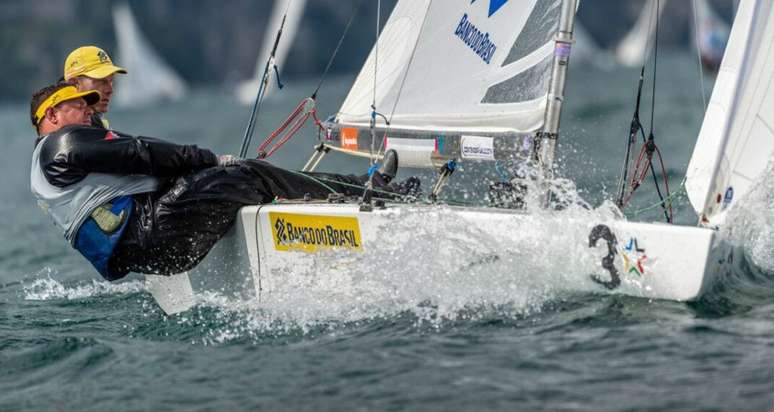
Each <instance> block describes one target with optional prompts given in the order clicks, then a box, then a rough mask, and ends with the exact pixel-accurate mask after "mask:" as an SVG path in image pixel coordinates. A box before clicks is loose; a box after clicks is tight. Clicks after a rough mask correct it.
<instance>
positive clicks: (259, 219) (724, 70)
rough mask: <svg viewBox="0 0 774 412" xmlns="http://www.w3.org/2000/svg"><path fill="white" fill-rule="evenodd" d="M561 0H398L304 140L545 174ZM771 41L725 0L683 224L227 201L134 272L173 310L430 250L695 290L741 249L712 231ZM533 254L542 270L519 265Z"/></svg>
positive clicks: (761, 127) (570, 15)
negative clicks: (177, 259) (338, 100)
mask: <svg viewBox="0 0 774 412" xmlns="http://www.w3.org/2000/svg"><path fill="white" fill-rule="evenodd" d="M576 6H577V3H576V0H556V1H534V0H533V1H520V2H506V1H490V2H484V1H473V2H470V1H468V0H455V1H454V2H446V1H444V2H433V1H432V0H401V1H399V2H398V3H397V5H396V6H395V9H394V10H393V12H392V14H391V16H390V19H389V20H388V22H387V24H386V26H385V27H384V29H383V31H382V33H381V35H380V36H379V40H378V41H377V42H376V45H375V46H374V49H373V50H372V52H371V55H370V56H369V58H368V60H367V61H366V63H365V65H364V67H363V70H362V71H361V72H360V74H359V76H358V77H357V79H356V80H355V82H354V85H353V87H352V89H351V90H350V92H349V95H348V96H347V98H346V100H345V101H344V103H343V104H342V106H341V108H340V110H339V111H338V113H337V114H336V115H335V117H334V119H333V120H332V121H330V122H329V123H328V124H327V128H328V131H329V133H328V134H327V135H326V136H325V139H324V140H323V141H322V142H321V146H324V148H325V149H327V150H320V152H321V153H324V152H327V151H329V150H334V151H338V152H342V153H347V154H352V155H357V156H363V157H366V158H379V157H380V155H381V153H383V151H384V149H385V148H392V149H395V150H397V151H398V154H399V159H400V162H401V165H402V166H410V167H424V168H430V169H431V170H432V169H436V170H440V172H439V175H438V181H437V182H438V183H442V182H443V179H445V178H448V173H446V172H448V170H449V168H450V167H452V164H453V163H458V164H464V165H466V168H467V169H473V170H474V169H476V168H480V167H485V166H486V165H492V164H493V163H494V164H496V162H498V161H500V160H501V159H517V161H518V160H519V159H525V158H532V157H533V156H534V158H536V161H537V164H538V169H539V170H540V171H541V173H542V175H543V178H544V179H549V178H550V176H551V174H552V163H553V150H554V147H555V144H556V140H557V138H558V136H559V134H558V133H559V120H560V115H561V106H562V102H563V100H564V82H565V75H566V70H567V66H568V63H569V58H570V54H571V47H572V40H573V23H574V16H575V10H576ZM772 41H774V9H773V8H772V5H771V2H768V1H764V0H743V1H742V2H741V4H740V7H739V10H738V13H737V16H736V18H735V22H734V25H733V29H732V31H731V35H730V40H729V47H728V48H727V50H726V53H725V56H724V59H723V63H722V65H721V67H720V71H719V74H718V78H717V81H716V84H715V87H714V90H713V94H712V98H711V101H710V104H709V107H708V109H707V113H706V116H705V118H704V122H703V125H702V128H701V131H700V134H699V138H698V142H697V145H696V149H695V150H694V153H693V156H692V159H691V162H690V164H689V167H688V173H687V183H686V186H687V191H688V195H689V198H690V201H691V204H692V205H693V206H694V208H695V210H696V211H697V213H698V215H699V216H700V220H699V222H698V224H697V225H696V226H681V225H673V224H664V223H649V222H632V221H627V220H625V219H623V218H621V217H619V216H616V215H615V214H606V213H588V214H585V215H582V216H579V215H573V214H566V213H565V212H563V211H561V210H551V209H542V208H541V209H540V211H530V210H524V209H518V208H495V207H486V206H480V205H478V206H476V205H467V206H452V205H448V204H440V203H433V202H425V203H393V202H387V203H378V202H371V203H365V202H363V201H360V202H357V201H355V202H347V201H342V199H338V198H335V199H333V201H330V202H315V201H292V202H291V201H282V202H278V203H274V204H267V205H255V206H248V207H244V208H242V209H241V210H240V212H239V214H238V217H237V223H236V225H235V227H234V229H233V230H232V232H231V233H230V234H228V235H227V236H226V237H225V238H224V239H223V240H222V241H221V242H220V243H219V244H218V245H216V247H215V248H214V249H213V250H212V251H211V252H210V254H208V256H207V257H206V258H205V259H204V261H203V262H202V263H201V264H200V265H199V266H198V267H197V268H196V269H194V270H192V271H191V272H188V273H184V274H181V275H175V276H171V277H160V276H148V277H147V280H148V290H149V291H150V292H151V293H152V294H153V296H154V298H155V299H156V300H157V302H158V303H159V305H160V306H161V307H162V308H163V309H164V310H165V311H166V312H168V313H175V312H179V311H183V310H186V309H187V308H189V307H190V306H191V305H193V304H195V302H196V299H195V296H197V295H198V294H200V293H202V292H206V291H216V292H217V293H219V294H224V295H226V296H232V295H233V296H238V297H241V298H248V299H256V298H257V299H258V300H259V301H261V302H271V301H272V299H276V296H277V295H276V294H275V293H277V292H278V291H282V290H289V289H293V290H295V289H298V288H303V287H310V285H317V286H320V285H323V284H324V285H326V286H325V287H328V288H330V289H331V290H336V291H339V292H340V291H341V290H342V288H344V289H346V282H343V281H342V280H341V275H342V274H351V273H365V274H366V275H367V274H369V273H371V272H373V271H379V270H382V269H383V267H382V265H383V263H384V262H385V261H386V262H388V263H392V264H393V265H397V266H402V267H406V268H411V267H412V265H413V264H414V263H413V262H414V261H415V260H414V259H416V260H418V261H422V260H423V259H426V258H424V257H422V256H423V255H427V254H429V253H432V255H433V256H434V257H435V258H434V260H432V262H430V264H431V265H436V266H440V267H441V269H442V270H441V272H440V273H441V275H439V276H443V273H447V274H448V273H450V272H451V271H453V270H455V269H454V268H455V267H456V268H457V270H460V269H459V267H463V268H471V267H473V268H475V267H478V266H484V267H486V266H487V265H498V264H499V265H500V266H499V267H498V268H499V269H498V270H500V271H504V272H505V273H507V274H508V275H509V276H513V277H514V283H513V285H514V286H513V287H519V285H525V284H534V285H543V287H547V285H552V287H553V288H556V289H561V290H565V291H568V292H576V293H577V292H583V293H595V292H597V293H621V294H626V295H633V296H640V297H645V298H654V299H670V300H677V301H689V300H694V299H698V298H700V297H701V296H702V295H703V294H705V293H707V291H708V290H710V289H711V288H712V286H713V285H714V284H715V282H716V281H717V279H718V278H719V277H720V276H722V274H724V273H727V272H728V270H729V265H733V264H734V262H735V261H739V260H740V257H741V255H740V253H743V252H740V251H739V250H736V249H735V248H734V247H733V246H732V245H731V244H730V243H728V242H727V241H726V240H725V238H724V237H722V236H720V235H719V232H718V228H721V227H722V226H723V224H724V218H725V216H726V214H727V213H728V211H729V210H732V209H733V208H734V207H735V204H736V203H738V202H740V199H742V198H743V197H744V195H745V193H747V192H748V191H749V190H750V188H751V184H752V182H753V180H754V178H755V177H756V176H757V175H758V174H759V173H760V172H761V171H762V170H763V169H764V167H765V165H766V164H767V163H768V161H769V159H770V157H771V155H772V153H774V136H773V135H774V132H772V128H771V127H769V126H768V125H770V124H774V123H772V121H773V120H774V119H773V118H772V117H773V116H774V110H772V109H774V107H772V105H774V103H772V102H774V99H772V96H774V89H771V87H770V85H771V80H772V77H773V76H774V54H772V53H771V52H770V50H769V48H768V47H767V45H768V44H771V43H772ZM386 56H389V58H386ZM377 57H378V60H377ZM380 146H381V147H380ZM524 152H526V154H525V153H524ZM318 162H319V159H318V160H315V161H313V162H310V163H308V164H307V169H310V168H312V166H314V165H315V164H316V163H318ZM310 165H311V166H310ZM444 166H445V167H444ZM441 186H442V185H441V184H436V185H435V186H434V189H433V190H434V191H435V190H439V187H441ZM536 187H537V188H538V190H537V192H538V198H540V199H544V198H545V197H544V196H543V195H542V194H540V190H539V189H540V187H542V186H541V185H540V184H538V185H536ZM441 223H443V224H441ZM530 231H534V232H536V233H553V234H554V236H553V240H552V241H551V242H548V243H545V242H539V243H538V244H535V240H536V239H533V238H531V237H529V236H526V237H524V238H522V240H521V242H519V241H514V237H513V236H510V235H511V234H513V233H525V232H526V233H530ZM539 238H540V239H545V237H539ZM555 249H556V250H555ZM417 251H418V252H417ZM421 251H425V252H424V253H422V252H421ZM396 253H397V254H399V255H398V257H397V260H396V257H395V256H394V255H395V254H396ZM401 253H403V254H409V253H411V254H413V255H414V259H406V258H405V257H404V258H401V256H403V255H401ZM542 259H550V260H551V261H557V262H556V263H557V264H558V268H557V269H556V270H555V271H548V272H546V271H543V270H526V271H525V270H520V269H521V268H522V267H525V266H526V267H527V269H529V267H530V264H534V263H535V262H540V261H541V260H542ZM424 263H425V264H427V262H424ZM455 265H456V266H455ZM459 265H462V266H459ZM473 273H477V275H476V276H486V274H487V273H491V271H486V270H484V271H475V272H473ZM366 275H363V276H366ZM417 275H419V273H418V274H417ZM475 281H476V279H475V278H472V279H471V283H470V284H469V285H468V287H469V288H470V291H471V293H472V291H474V290H475ZM326 282H328V283H326ZM374 287H385V286H384V285H381V286H380V284H378V283H375V286H374ZM387 287H389V286H387ZM461 293H465V292H464V291H461ZM504 293H506V292H504Z"/></svg>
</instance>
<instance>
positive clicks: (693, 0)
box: [691, 0, 707, 110]
mask: <svg viewBox="0 0 774 412" xmlns="http://www.w3.org/2000/svg"><path fill="white" fill-rule="evenodd" d="M691 4H693V31H694V33H693V38H694V40H695V42H696V57H697V59H696V61H697V62H698V63H699V64H698V66H699V87H700V88H701V108H702V110H707V93H706V92H705V91H704V66H703V65H702V64H701V49H700V43H699V16H698V15H697V14H696V0H691Z"/></svg>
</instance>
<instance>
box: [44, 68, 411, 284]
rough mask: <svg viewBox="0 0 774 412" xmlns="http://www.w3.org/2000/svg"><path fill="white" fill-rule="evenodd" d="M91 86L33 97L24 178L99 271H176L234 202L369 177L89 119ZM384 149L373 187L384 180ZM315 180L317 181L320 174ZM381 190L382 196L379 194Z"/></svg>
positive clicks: (392, 169) (387, 173)
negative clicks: (294, 166) (286, 165)
mask: <svg viewBox="0 0 774 412" xmlns="http://www.w3.org/2000/svg"><path fill="white" fill-rule="evenodd" d="M99 101H100V95H99V93H98V92H97V91H83V92H79V91H78V90H77V89H76V88H75V87H74V86H72V85H70V84H67V83H59V84H55V85H51V86H47V87H45V88H43V89H41V90H40V91H38V92H37V93H35V94H34V95H33V97H32V101H31V103H30V118H31V122H32V124H33V126H34V127H35V129H36V131H37V134H38V138H37V140H36V143H35V149H34V151H33V155H32V169H31V173H30V183H31V188H32V192H33V194H34V195H35V196H36V198H37V199H38V204H39V205H40V207H41V208H42V209H43V210H44V211H45V212H46V213H47V214H49V215H50V217H51V218H52V219H53V221H54V224H55V225H56V226H57V227H58V228H59V229H60V230H62V232H63V233H64V236H65V238H66V239H67V241H68V242H70V244H71V245H72V246H73V247H74V248H75V249H77V250H78V251H79V252H80V253H81V254H82V255H83V256H84V257H86V259H88V260H89V262H91V264H92V265H93V266H94V267H95V268H96V269H97V271H98V272H99V273H100V274H101V275H102V276H103V277H104V278H105V279H108V280H116V279H119V278H122V277H124V276H126V275H127V274H128V273H129V272H138V273H149V274H166V275H168V274H175V273H180V272H183V271H186V270H189V269H191V268H193V267H194V266H196V264H197V263H198V262H199V261H201V259H202V258H204V256H205V255H206V254H207V252H208V251H209V250H210V249H211V248H212V246H213V245H214V244H215V243H216V242H217V241H218V240H219V239H220V238H221V237H222V236H223V235H224V234H225V233H226V232H227V231H228V229H229V228H230V227H231V226H232V224H233V223H234V221H235V219H236V213H237V211H238V210H239V208H240V207H242V206H245V205H252V204H263V203H268V202H272V201H273V200H275V199H277V198H280V199H302V198H312V199H325V198H326V197H327V196H328V195H329V194H330V193H332V192H337V193H340V194H343V195H346V196H360V195H361V194H362V193H363V186H364V184H365V182H366V181H367V180H368V176H352V175H350V176H343V175H337V174H327V173H301V172H294V171H290V170H285V169H282V168H279V167H276V166H273V165H271V164H269V163H267V162H264V161H260V160H255V159H240V158H237V157H234V156H231V155H221V156H217V155H215V154H214V153H213V152H211V151H210V150H207V149H203V148H199V147H197V146H194V145H178V144H174V143H171V142H168V141H165V140H162V139H157V138H151V137H144V136H132V135H128V134H124V133H121V132H117V131H112V130H105V129H103V128H99V127H92V126H91V115H92V113H93V110H94V109H95V105H96V104H97V102H99ZM397 167H398V161H397V155H396V154H395V153H394V152H388V155H387V156H386V157H385V161H384V164H383V165H382V167H381V168H380V169H379V170H378V171H375V172H374V173H373V179H372V180H373V182H374V187H376V188H379V189H382V190H384V191H388V192H399V193H405V192H406V191H408V190H417V187H416V186H415V185H416V182H417V181H415V180H409V181H408V182H409V183H408V184H406V185H403V186H400V185H394V184H389V183H390V180H391V179H392V178H393V177H394V176H395V173H396V171H397ZM323 182H324V183H323ZM387 196H389V195H387Z"/></svg>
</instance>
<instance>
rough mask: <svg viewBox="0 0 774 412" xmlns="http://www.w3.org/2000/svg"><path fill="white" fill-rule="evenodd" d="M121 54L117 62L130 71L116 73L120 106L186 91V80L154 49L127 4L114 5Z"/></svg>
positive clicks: (119, 53)
mask: <svg viewBox="0 0 774 412" xmlns="http://www.w3.org/2000/svg"><path fill="white" fill-rule="evenodd" d="M113 22H114V25H115V30H116V41H117V43H118V53H117V56H118V57H117V59H116V62H117V63H118V64H120V65H121V66H122V67H125V68H126V70H127V71H128V74H127V75H126V76H117V77H116V82H117V83H118V86H117V87H118V89H119V92H118V93H116V99H115V102H116V104H117V105H119V106H124V107H132V106H135V107H136V106H142V105H147V104H150V103H154V102H158V101H161V100H165V99H168V100H174V99H179V98H181V97H182V96H183V95H184V94H185V93H186V85H185V82H184V81H183V79H181V78H180V76H179V75H177V74H176V73H175V72H174V71H173V70H172V68H170V67H169V66H168V65H167V64H166V63H165V62H164V61H163V60H162V59H161V57H160V56H159V55H158V54H157V53H156V52H155V51H154V50H153V47H152V46H151V45H150V43H149V42H148V40H147V39H145V37H144V36H143V35H142V33H141V32H140V28H139V27H138V25H137V22H136V20H135V18H134V15H133V14H132V10H131V9H130V8H129V5H128V4H126V3H121V4H118V5H116V6H115V7H114V8H113Z"/></svg>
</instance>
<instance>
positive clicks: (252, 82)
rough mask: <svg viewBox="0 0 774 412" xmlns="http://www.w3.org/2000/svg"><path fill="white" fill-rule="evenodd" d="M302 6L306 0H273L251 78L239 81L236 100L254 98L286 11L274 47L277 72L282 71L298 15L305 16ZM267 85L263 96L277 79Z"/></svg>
mask: <svg viewBox="0 0 774 412" xmlns="http://www.w3.org/2000/svg"><path fill="white" fill-rule="evenodd" d="M305 8H306V0H276V1H275V2H274V7H273V8H272V11H271V17H270V18H269V24H268V25H267V26H266V30H265V31H264V34H263V43H262V45H261V52H260V54H259V55H258V60H256V62H255V72H254V73H253V77H252V78H251V79H249V80H246V81H244V82H242V83H240V84H239V85H238V86H237V88H236V91H235V92H236V97H237V100H239V102H241V103H242V104H251V103H253V101H255V96H256V94H257V93H258V87H259V86H260V84H261V78H262V76H263V71H264V69H265V67H266V60H268V58H269V56H270V55H271V50H272V48H273V47H274V41H275V39H276V38H277V31H278V30H279V28H280V26H281V25H282V18H283V17H284V16H285V12H286V11H287V18H286V19H285V26H284V27H283V29H282V38H281V39H280V42H279V46H278V47H277V52H276V53H275V55H274V63H275V64H276V65H277V67H278V69H279V71H280V73H282V69H283V68H284V67H285V59H286V58H287V56H288V53H289V52H290V49H291V46H292V44H293V40H295V38H296V33H297V32H298V28H299V27H300V25H301V18H302V17H303V16H304V9H305ZM273 75H274V73H273V72H272V76H273ZM266 86H267V87H266V91H265V95H266V96H268V95H269V94H271V93H272V92H273V91H274V90H275V89H276V88H277V82H276V81H270V82H269V83H268V84H267V85H266Z"/></svg>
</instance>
